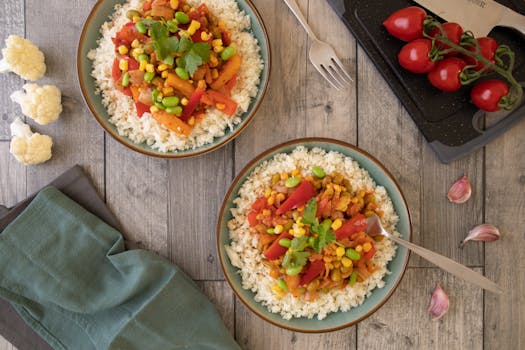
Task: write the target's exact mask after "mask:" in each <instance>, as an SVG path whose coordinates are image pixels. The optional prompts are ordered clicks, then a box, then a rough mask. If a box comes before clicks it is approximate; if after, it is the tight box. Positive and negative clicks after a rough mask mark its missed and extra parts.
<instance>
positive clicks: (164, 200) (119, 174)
mask: <svg viewBox="0 0 525 350" xmlns="http://www.w3.org/2000/svg"><path fill="white" fill-rule="evenodd" d="M106 145H107V146H106V188H107V190H106V202H107V204H108V206H109V208H110V209H111V210H112V212H113V213H114V214H115V216H116V217H117V218H118V219H119V220H120V222H121V224H122V227H123V231H124V233H125V236H126V238H127V239H128V240H130V241H132V242H134V243H135V244H136V245H137V246H138V247H140V248H144V249H148V250H152V251H154V252H156V253H158V254H160V255H162V256H164V257H168V255H169V254H168V235H169V233H168V232H169V231H168V201H169V200H170V198H169V196H168V193H169V192H168V161H167V160H166V159H159V158H153V157H149V156H146V155H143V154H140V153H138V152H135V151H132V150H130V149H128V148H127V147H125V146H124V145H122V144H120V143H118V142H117V141H115V140H114V139H113V138H111V137H109V136H107V137H106ZM173 234H174V233H173Z"/></svg>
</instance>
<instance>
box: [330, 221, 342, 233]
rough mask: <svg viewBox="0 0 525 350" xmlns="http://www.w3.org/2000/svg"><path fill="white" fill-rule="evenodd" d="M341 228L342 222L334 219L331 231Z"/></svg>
mask: <svg viewBox="0 0 525 350" xmlns="http://www.w3.org/2000/svg"><path fill="white" fill-rule="evenodd" d="M341 226H343V222H342V221H341V219H335V220H334V222H332V226H331V227H332V230H334V231H335V230H337V229H338V228H340V227H341Z"/></svg>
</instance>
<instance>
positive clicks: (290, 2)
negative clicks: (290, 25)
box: [284, 0, 318, 40]
mask: <svg viewBox="0 0 525 350" xmlns="http://www.w3.org/2000/svg"><path fill="white" fill-rule="evenodd" d="M284 3H285V4H286V5H288V7H289V8H290V10H292V13H293V14H294V15H295V17H297V19H298V20H299V23H301V25H302V26H303V28H304V30H306V33H307V34H308V36H309V37H310V38H311V39H312V40H318V39H317V36H316V35H315V34H314V32H313V31H312V28H310V26H309V25H308V22H307V21H306V18H304V16H303V13H302V12H301V9H300V8H299V6H298V5H297V2H296V1H295V0H284Z"/></svg>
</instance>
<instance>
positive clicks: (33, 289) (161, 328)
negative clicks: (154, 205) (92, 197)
mask: <svg viewBox="0 0 525 350" xmlns="http://www.w3.org/2000/svg"><path fill="white" fill-rule="evenodd" d="M0 276H1V277H0V296H1V297H3V298H5V299H7V300H9V301H10V302H12V303H13V304H14V305H15V308H16V309H17V311H18V312H19V313H20V315H21V316H22V317H23V318H24V319H25V321H26V322H28V323H29V324H30V325H31V326H32V327H33V328H34V329H35V330H36V331H37V332H38V333H39V334H40V335H41V336H42V337H43V338H44V339H46V341H47V342H48V343H50V344H51V345H52V346H53V347H54V348H55V349H75V350H84V349H86V350H88V349H89V350H91V349H119V350H120V349H122V350H133V349H140V350H147V349H155V350H156V349H159V350H169V349H239V347H238V345H237V344H236V343H235V341H234V340H233V338H232V337H231V336H230V335H229V333H228V330H227V329H226V327H225V326H224V324H223V323H222V321H221V319H220V317H219V315H218V313H217V311H216V310H215V308H214V306H213V305H212V304H211V303H210V302H209V300H208V299H207V298H206V297H205V296H204V295H203V294H202V292H201V291H200V290H199V288H198V287H197V286H196V285H195V283H194V282H193V281H192V280H191V279H190V278H189V277H187V276H186V275H185V274H184V273H183V272H182V271H181V270H179V269H178V268H177V267H175V266H174V265H172V264H171V263H169V262H168V261H166V260H165V259H163V258H161V257H159V256H157V255H155V254H153V253H150V252H147V251H144V250H130V251H126V250H125V247H124V241H123V238H122V236H121V235H120V233H119V232H118V231H116V230H115V229H113V228H112V227H110V226H108V225H107V224H105V223H104V222H103V221H101V220H100V219H98V218H97V217H96V216H94V215H93V214H91V213H89V212H88V211H86V210H85V209H83V208H82V207H80V206H79V205H78V204H77V203H75V202H74V201H72V200H71V199H69V198H68V197H67V196H65V195H64V194H62V193H61V192H60V191H58V190H57V189H56V188H54V187H48V188H46V189H44V190H42V191H41V192H40V193H39V194H38V195H37V196H36V198H35V199H34V200H33V201H32V202H31V204H30V205H29V206H28V207H27V209H26V210H25V211H24V212H23V213H22V214H20V215H19V216H18V217H17V218H16V219H15V220H14V221H13V222H12V223H11V224H9V226H7V227H6V229H5V230H4V231H3V232H2V233H1V234H0Z"/></svg>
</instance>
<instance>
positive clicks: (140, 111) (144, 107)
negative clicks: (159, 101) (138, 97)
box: [135, 101, 149, 118]
mask: <svg viewBox="0 0 525 350" xmlns="http://www.w3.org/2000/svg"><path fill="white" fill-rule="evenodd" d="M135 107H136V108H137V116H138V117H139V118H140V117H142V115H143V114H144V113H146V112H149V106H148V105H145V104H144V103H142V102H139V101H137V102H135Z"/></svg>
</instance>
